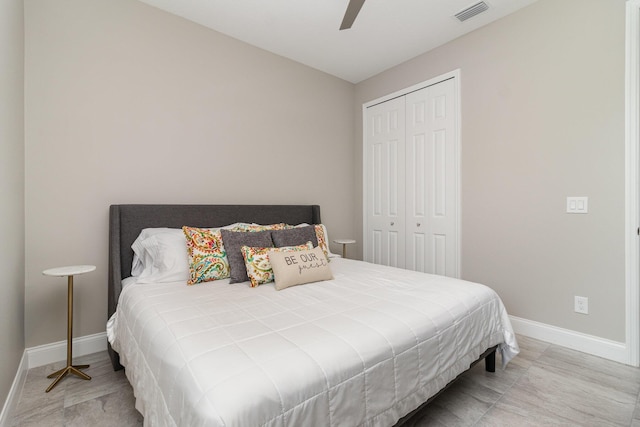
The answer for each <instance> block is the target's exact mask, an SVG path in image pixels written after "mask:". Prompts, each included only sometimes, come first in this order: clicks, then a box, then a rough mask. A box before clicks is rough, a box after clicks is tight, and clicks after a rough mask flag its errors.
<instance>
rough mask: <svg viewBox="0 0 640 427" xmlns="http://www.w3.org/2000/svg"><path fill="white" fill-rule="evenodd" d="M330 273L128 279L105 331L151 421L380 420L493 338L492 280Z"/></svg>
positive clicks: (340, 266)
mask: <svg viewBox="0 0 640 427" xmlns="http://www.w3.org/2000/svg"><path fill="white" fill-rule="evenodd" d="M330 265H331V269H332V270H333V274H334V276H335V279H334V280H331V281H326V282H319V283H313V284H307V285H302V286H295V287H292V288H288V289H285V290H282V291H276V290H275V289H274V287H273V283H270V284H265V285H261V286H259V287H258V288H250V287H249V286H248V283H239V284H233V285H230V284H228V281H226V280H225V281H218V282H209V283H204V284H198V285H194V286H186V285H185V284H183V283H169V284H166V283H165V284H137V283H136V284H131V285H128V286H126V287H125V288H124V290H123V291H122V294H121V295H120V301H119V305H118V310H117V312H116V314H115V315H114V317H113V318H112V319H111V320H110V321H109V324H108V328H107V333H108V337H109V341H110V342H111V344H112V346H113V348H114V349H115V350H116V351H118V352H119V353H120V361H121V362H122V364H123V365H124V366H125V367H126V375H127V377H128V378H129V381H130V382H131V384H132V386H133V389H134V392H135V396H136V407H137V408H138V410H139V411H140V412H141V413H142V414H143V415H144V417H145V425H153V426H156V425H157V426H175V425H179V426H243V427H244V426H357V425H367V426H369V425H370V426H389V425H393V424H395V423H396V422H397V420H398V419H399V418H401V417H402V416H404V415H406V414H407V413H409V412H411V411H412V410H413V409H415V408H416V407H418V406H419V405H420V404H421V403H422V402H424V401H426V400H427V399H428V398H429V397H431V396H432V395H434V394H435V393H436V392H437V391H438V390H440V389H441V388H443V387H444V386H445V385H446V384H447V383H448V382H449V381H451V380H452V379H454V378H455V377H456V376H457V375H458V374H459V373H461V372H462V371H464V370H466V369H467V368H468V367H469V364H470V363H471V362H473V361H474V360H476V359H477V358H478V357H479V355H480V354H482V352H483V351H484V350H486V349H487V348H489V347H491V346H493V345H496V344H499V351H500V352H501V353H502V360H503V364H506V363H507V362H508V361H509V360H510V359H511V358H512V357H513V356H515V355H516V354H517V353H518V346H517V343H516V340H515V337H514V334H513V331H512V329H511V325H510V323H509V319H508V317H507V313H506V311H505V308H504V306H503V304H502V302H501V301H500V299H499V297H498V296H497V294H496V293H495V292H494V291H493V290H491V289H490V288H488V287H486V286H483V285H478V284H474V283H470V282H465V281H462V280H456V279H450V278H445V277H440V276H432V275H427V274H423V273H416V272H412V271H406V270H399V269H395V268H389V267H384V266H379V265H373V264H368V263H364V262H359V261H350V260H342V259H334V260H333V261H332V262H331V264H330Z"/></svg>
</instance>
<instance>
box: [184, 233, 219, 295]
mask: <svg viewBox="0 0 640 427" xmlns="http://www.w3.org/2000/svg"><path fill="white" fill-rule="evenodd" d="M182 232H183V233H184V236H185V238H186V240H187V253H188V255H189V280H188V281H187V285H193V284H196V283H201V282H209V281H211V280H219V279H226V278H227V277H229V261H227V252H226V251H225V250H224V245H223V244H222V235H221V234H220V229H215V228H213V229H212V228H196V227H187V226H185V227H182Z"/></svg>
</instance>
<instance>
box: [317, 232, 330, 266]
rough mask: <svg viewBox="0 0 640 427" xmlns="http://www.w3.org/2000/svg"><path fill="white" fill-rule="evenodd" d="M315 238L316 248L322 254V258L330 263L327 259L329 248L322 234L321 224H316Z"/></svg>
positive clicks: (325, 237)
mask: <svg viewBox="0 0 640 427" xmlns="http://www.w3.org/2000/svg"><path fill="white" fill-rule="evenodd" d="M315 229H316V238H317V239H318V246H319V247H320V249H322V252H324V256H325V257H327V261H329V262H331V260H330V259H329V247H328V246H327V236H326V235H325V232H324V227H323V225H322V224H316V225H315Z"/></svg>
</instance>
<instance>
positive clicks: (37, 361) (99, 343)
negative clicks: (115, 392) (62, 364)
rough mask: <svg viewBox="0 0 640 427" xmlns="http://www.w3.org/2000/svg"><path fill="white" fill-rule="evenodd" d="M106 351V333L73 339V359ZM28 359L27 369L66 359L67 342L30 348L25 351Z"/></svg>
mask: <svg viewBox="0 0 640 427" xmlns="http://www.w3.org/2000/svg"><path fill="white" fill-rule="evenodd" d="M106 349H107V333H106V332H100V333H97V334H93V335H86V336H84V337H78V338H74V339H73V357H78V356H86V355H87V354H92V353H97V352H99V351H104V350H106ZM25 352H26V353H27V357H28V359H29V366H28V369H31V368H35V367H37V366H43V365H48V364H49V363H53V362H59V361H60V360H66V358H67V341H66V340H65V341H58V342H54V343H51V344H44V345H39V346H37V347H30V348H28V349H26V350H25Z"/></svg>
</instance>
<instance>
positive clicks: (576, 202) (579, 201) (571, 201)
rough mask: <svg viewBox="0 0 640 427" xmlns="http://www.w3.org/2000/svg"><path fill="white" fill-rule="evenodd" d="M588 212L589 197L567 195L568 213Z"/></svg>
mask: <svg viewBox="0 0 640 427" xmlns="http://www.w3.org/2000/svg"><path fill="white" fill-rule="evenodd" d="M588 212H589V198H588V197H567V213H574V214H586V213H588Z"/></svg>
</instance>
